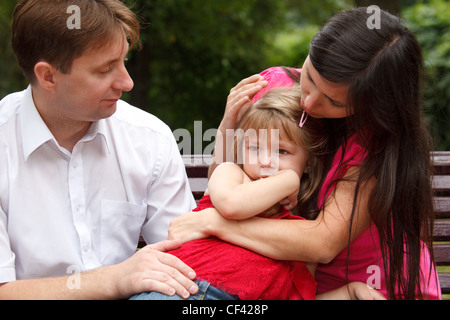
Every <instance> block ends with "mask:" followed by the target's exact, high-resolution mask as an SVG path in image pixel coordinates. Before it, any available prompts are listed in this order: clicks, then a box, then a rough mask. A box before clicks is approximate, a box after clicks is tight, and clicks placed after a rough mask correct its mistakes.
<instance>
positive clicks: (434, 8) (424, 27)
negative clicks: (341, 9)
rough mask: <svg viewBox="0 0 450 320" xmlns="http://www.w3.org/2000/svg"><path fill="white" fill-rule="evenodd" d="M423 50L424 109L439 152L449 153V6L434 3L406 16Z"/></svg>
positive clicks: (442, 1)
mask: <svg viewBox="0 0 450 320" xmlns="http://www.w3.org/2000/svg"><path fill="white" fill-rule="evenodd" d="M403 17H404V19H405V22H406V24H407V26H408V27H409V28H410V29H411V30H412V31H413V32H414V33H415V35H416V36H417V39H418V41H419V42H420V45H421V47H422V50H423V54H424V59H425V69H426V85H425V88H424V105H425V110H426V115H427V120H428V122H429V124H430V128H431V130H432V132H433V135H434V136H435V138H436V141H435V149H436V150H450V72H449V70H450V20H449V17H450V3H449V2H448V1H446V0H431V1H429V2H427V3H420V4H417V5H414V6H412V7H410V8H408V9H406V10H405V11H404V12H403Z"/></svg>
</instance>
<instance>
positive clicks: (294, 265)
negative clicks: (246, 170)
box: [170, 195, 316, 300]
mask: <svg viewBox="0 0 450 320" xmlns="http://www.w3.org/2000/svg"><path fill="white" fill-rule="evenodd" d="M211 207H213V205H212V203H211V198H210V197H209V196H207V195H206V196H204V197H203V198H202V199H200V202H199V204H198V207H197V208H196V209H195V210H194V211H200V210H203V209H206V208H211ZM276 219H302V218H300V217H297V216H293V215H291V214H290V213H289V212H288V211H287V210H283V212H282V213H281V214H280V215H278V216H277V217H276ZM170 253H171V254H173V255H175V256H177V257H178V258H180V259H181V260H182V261H183V262H184V263H186V264H187V265H188V266H190V267H191V268H192V269H194V270H195V272H196V273H197V279H199V280H206V281H208V282H210V283H211V285H213V286H214V287H216V288H219V289H222V290H224V291H225V292H227V293H229V294H232V295H237V296H238V297H239V299H242V300H258V299H262V300H312V299H314V298H315V294H316V282H315V280H314V277H313V276H312V275H311V273H310V272H309V270H308V268H307V267H306V265H305V264H304V263H303V262H296V261H280V260H274V259H270V258H266V257H264V256H261V255H259V254H257V253H255V252H253V251H250V250H247V249H244V248H242V247H239V246H235V245H233V244H230V243H228V242H224V241H222V240H220V239H218V238H215V237H212V238H207V239H201V240H194V241H190V242H187V243H185V244H184V245H183V246H181V247H180V248H179V249H176V250H172V251H170Z"/></svg>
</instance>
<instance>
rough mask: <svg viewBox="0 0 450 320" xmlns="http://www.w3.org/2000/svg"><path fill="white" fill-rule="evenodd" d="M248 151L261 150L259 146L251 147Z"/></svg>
mask: <svg viewBox="0 0 450 320" xmlns="http://www.w3.org/2000/svg"><path fill="white" fill-rule="evenodd" d="M248 149H249V150H250V151H258V150H259V148H258V147H257V146H249V147H248Z"/></svg>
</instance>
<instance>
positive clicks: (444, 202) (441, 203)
mask: <svg viewBox="0 0 450 320" xmlns="http://www.w3.org/2000/svg"><path fill="white" fill-rule="evenodd" d="M434 211H435V212H436V218H440V219H450V197H434Z"/></svg>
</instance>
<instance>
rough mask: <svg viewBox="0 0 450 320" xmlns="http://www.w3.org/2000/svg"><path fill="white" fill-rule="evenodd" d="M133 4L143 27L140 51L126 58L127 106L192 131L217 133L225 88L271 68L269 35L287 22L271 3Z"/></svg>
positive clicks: (183, 0)
mask: <svg viewBox="0 0 450 320" xmlns="http://www.w3.org/2000/svg"><path fill="white" fill-rule="evenodd" d="M134 3H135V4H134V8H135V10H136V11H137V12H138V13H139V15H140V16H141V17H142V18H143V20H144V21H145V22H146V23H147V26H146V28H145V29H144V30H143V34H142V42H143V50H142V51H140V52H133V53H132V55H131V57H130V63H129V70H130V74H131V76H132V77H133V79H134V80H135V89H134V90H133V91H132V93H131V94H130V95H129V100H130V101H131V102H132V103H134V104H136V105H138V106H140V107H142V108H144V109H146V110H148V111H149V112H151V113H153V114H155V115H157V116H158V117H160V118H161V119H163V120H164V121H166V122H167V123H168V124H169V125H170V126H171V127H172V129H176V128H188V129H191V130H192V127H193V124H194V120H202V121H203V128H204V130H206V129H208V128H212V127H217V126H218V124H219V122H220V120H221V117H222V115H223V110H224V107H225V103H226V98H227V96H228V93H229V90H230V89H231V88H232V87H233V86H234V85H236V83H237V82H238V81H240V80H241V79H243V78H244V77H247V76H249V75H251V74H254V73H257V72H259V71H262V70H263V69H265V68H267V67H268V66H270V63H269V62H268V56H267V52H268V50H269V49H270V47H271V45H272V44H271V43H272V41H270V40H271V39H272V38H271V35H272V34H273V33H274V32H276V31H277V30H278V29H279V28H280V27H281V26H282V25H283V22H284V16H285V11H284V6H283V4H282V2H281V1H271V0H247V1H241V0H227V1H192V0H164V1H155V0H139V1H134ZM142 94H144V95H145V97H143V96H142Z"/></svg>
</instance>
